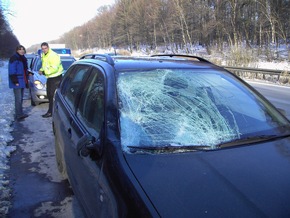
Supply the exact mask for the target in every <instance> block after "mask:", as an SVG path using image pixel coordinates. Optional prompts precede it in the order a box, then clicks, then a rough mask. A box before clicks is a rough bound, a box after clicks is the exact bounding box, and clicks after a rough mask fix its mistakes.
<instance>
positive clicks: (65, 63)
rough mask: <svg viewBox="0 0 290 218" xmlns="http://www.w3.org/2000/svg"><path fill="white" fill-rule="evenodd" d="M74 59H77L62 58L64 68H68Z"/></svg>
mask: <svg viewBox="0 0 290 218" xmlns="http://www.w3.org/2000/svg"><path fill="white" fill-rule="evenodd" d="M74 61H75V60H74V59H61V63H62V66H63V69H64V70H67V69H68V68H69V66H70V65H72V63H73V62H74Z"/></svg>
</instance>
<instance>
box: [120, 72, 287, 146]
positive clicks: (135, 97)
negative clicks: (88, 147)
mask: <svg viewBox="0 0 290 218" xmlns="http://www.w3.org/2000/svg"><path fill="white" fill-rule="evenodd" d="M117 88H118V95H119V110H120V128H121V143H122V147H123V149H124V150H125V151H128V150H129V149H128V146H129V147H130V146H133V147H138V146H139V147H147V146H148V147H156V148H158V147H160V148H161V147H164V146H178V147H179V148H180V146H181V147H182V146H195V147H197V146H200V147H203V148H206V149H216V148H218V145H220V144H223V143H226V142H231V141H234V140H239V139H242V138H245V137H253V136H256V137H257V136H258V135H261V134H263V135H267V134H271V135H273V133H275V131H278V129H279V127H283V126H285V125H287V124H288V123H287V121H286V120H284V118H283V117H281V116H279V114H276V112H274V111H273V110H272V108H271V106H269V105H267V104H264V103H263V102H261V101H260V99H259V98H258V97H256V96H254V95H253V94H252V92H251V91H250V90H248V89H247V88H246V87H244V86H241V85H240V84H239V83H238V82H237V81H236V80H235V79H234V78H232V77H231V76H229V75H226V74H223V73H222V72H217V71H208V70H205V69H203V70H196V69H194V70H192V69H180V70H179V69H155V70H151V71H144V72H139V71H138V72H122V73H120V74H119V78H118V84H117Z"/></svg>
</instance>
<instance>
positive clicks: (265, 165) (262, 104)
mask: <svg viewBox="0 0 290 218" xmlns="http://www.w3.org/2000/svg"><path fill="white" fill-rule="evenodd" d="M52 121H53V122H52V123H53V131H54V134H55V149H56V160H57V164H58V168H59V170H60V172H61V173H62V175H63V176H64V178H68V180H69V182H70V184H71V186H72V188H73V191H74V193H75V195H76V196H77V198H78V199H79V201H80V202H81V204H82V206H83V208H84V211H85V212H86V214H87V216H88V217H138V218H139V217H166V218H167V217H182V218H184V217H290V206H289V205H290V126H289V121H288V120H287V119H286V118H285V117H284V116H283V115H282V114H281V113H280V112H279V111H278V110H277V109H276V108H275V107H274V106H273V105H272V104H271V103H269V101H267V100H266V99H265V98H264V97H263V96H262V95H261V94H259V93H258V92H257V91H256V90H255V89H253V88H252V87H251V86H249V85H248V84H247V83H245V82H244V81H242V80H241V79H239V78H238V77H237V76H235V75H233V74H232V73H230V72H229V71H226V70H225V69H223V68H221V67H219V66H216V65H214V64H212V63H210V62H208V61H206V60H204V59H202V58H199V57H194V56H184V55H164V56H154V57H118V56H110V55H95V56H94V57H92V58H91V59H82V60H79V61H76V62H75V63H73V64H72V65H71V66H70V68H69V69H68V71H67V73H66V74H65V76H64V78H63V80H62V83H61V85H60V87H59V88H58V89H57V92H56V94H55V101H54V111H53V117H52Z"/></svg>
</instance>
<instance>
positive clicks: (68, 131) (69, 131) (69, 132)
mask: <svg viewBox="0 0 290 218" xmlns="http://www.w3.org/2000/svg"><path fill="white" fill-rule="evenodd" d="M67 133H68V136H69V137H70V138H71V135H72V134H71V128H68V129H67Z"/></svg>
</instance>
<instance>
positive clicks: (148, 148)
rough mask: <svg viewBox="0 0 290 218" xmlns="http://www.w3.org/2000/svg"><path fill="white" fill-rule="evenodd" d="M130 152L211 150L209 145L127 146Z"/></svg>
mask: <svg viewBox="0 0 290 218" xmlns="http://www.w3.org/2000/svg"><path fill="white" fill-rule="evenodd" d="M128 148H131V149H132V150H135V151H136V150H142V151H149V152H155V151H158V152H186V151H204V150H210V149H212V146H209V145H185V146H182V145H177V146H175V145H166V146H128Z"/></svg>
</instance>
